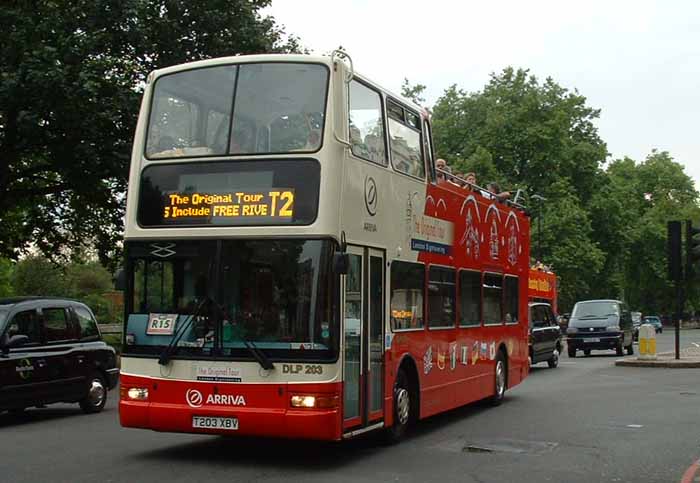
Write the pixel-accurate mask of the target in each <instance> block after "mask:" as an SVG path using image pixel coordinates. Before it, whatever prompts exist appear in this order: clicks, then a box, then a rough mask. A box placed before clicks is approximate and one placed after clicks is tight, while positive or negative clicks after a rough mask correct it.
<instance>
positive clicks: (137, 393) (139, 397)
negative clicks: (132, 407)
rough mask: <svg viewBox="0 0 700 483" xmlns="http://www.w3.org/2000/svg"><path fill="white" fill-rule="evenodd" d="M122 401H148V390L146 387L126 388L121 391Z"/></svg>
mask: <svg viewBox="0 0 700 483" xmlns="http://www.w3.org/2000/svg"><path fill="white" fill-rule="evenodd" d="M119 392H120V393H121V394H120V396H121V399H122V400H131V401H148V388H145V387H124V386H122V387H121V388H120V391H119Z"/></svg>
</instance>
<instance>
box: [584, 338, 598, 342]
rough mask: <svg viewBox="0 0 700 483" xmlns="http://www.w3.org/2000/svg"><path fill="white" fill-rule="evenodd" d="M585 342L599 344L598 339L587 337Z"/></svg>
mask: <svg viewBox="0 0 700 483" xmlns="http://www.w3.org/2000/svg"><path fill="white" fill-rule="evenodd" d="M586 342H600V338H599V337H587V338H586Z"/></svg>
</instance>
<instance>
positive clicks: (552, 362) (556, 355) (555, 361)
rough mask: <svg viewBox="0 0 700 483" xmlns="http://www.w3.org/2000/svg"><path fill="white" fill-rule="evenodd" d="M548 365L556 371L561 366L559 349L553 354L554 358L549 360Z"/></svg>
mask: <svg viewBox="0 0 700 483" xmlns="http://www.w3.org/2000/svg"><path fill="white" fill-rule="evenodd" d="M547 365H548V366H549V367H551V368H552V369H554V368H555V367H557V366H558V365H559V349H558V348H557V349H554V352H552V357H550V358H549V360H548V361H547Z"/></svg>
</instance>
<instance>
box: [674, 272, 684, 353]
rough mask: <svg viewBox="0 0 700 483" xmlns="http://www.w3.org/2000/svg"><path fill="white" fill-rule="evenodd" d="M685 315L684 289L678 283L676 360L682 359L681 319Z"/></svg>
mask: <svg viewBox="0 0 700 483" xmlns="http://www.w3.org/2000/svg"><path fill="white" fill-rule="evenodd" d="M682 314H683V287H682V285H681V282H679V281H677V282H676V324H675V325H676V327H675V328H676V359H680V358H681V317H682Z"/></svg>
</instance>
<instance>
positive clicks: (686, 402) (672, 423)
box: [0, 330, 700, 483]
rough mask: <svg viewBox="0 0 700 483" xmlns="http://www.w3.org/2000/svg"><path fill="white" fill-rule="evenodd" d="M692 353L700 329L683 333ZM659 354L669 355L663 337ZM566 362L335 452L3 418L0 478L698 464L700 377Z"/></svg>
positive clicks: (316, 477) (376, 477) (596, 474)
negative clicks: (396, 437) (394, 440)
mask: <svg viewBox="0 0 700 483" xmlns="http://www.w3.org/2000/svg"><path fill="white" fill-rule="evenodd" d="M682 340H683V346H689V345H691V344H692V343H693V342H694V343H697V344H700V330H698V331H687V332H684V333H683V335H682ZM658 346H659V350H660V351H670V350H672V349H673V334H672V332H671V331H668V333H664V334H663V335H661V336H660V337H659V342H658ZM615 359H616V356H614V355H612V353H610V354H605V353H595V352H594V354H593V356H591V357H578V358H576V359H569V358H568V357H566V356H563V357H562V359H561V365H560V367H559V368H557V369H549V368H547V365H546V364H541V365H538V366H535V367H534V368H533V371H532V374H531V375H530V377H529V378H528V379H527V380H526V381H525V382H524V383H523V384H521V385H520V386H518V387H517V388H515V389H513V390H511V391H509V392H508V393H507V398H506V401H505V402H504V404H503V405H502V406H500V407H497V408H491V407H489V406H487V405H485V404H473V405H470V406H467V407H464V408H461V409H458V410H455V411H452V412H450V413H447V414H443V415H440V416H437V417H433V418H430V419H428V420H425V421H421V422H420V423H419V425H418V426H417V427H416V428H415V430H414V431H413V433H412V435H411V437H410V438H408V439H407V440H406V441H404V442H403V443H401V444H399V445H396V446H384V445H382V444H381V443H380V442H379V441H378V440H377V438H369V437H367V438H363V439H358V440H353V441H349V442H345V443H342V444H330V443H307V442H298V441H280V440H260V439H252V440H251V439H245V440H239V439H235V438H224V437H210V436H197V435H189V434H160V433H154V432H150V431H141V430H127V429H122V428H121V427H120V426H119V425H118V421H117V409H116V393H111V394H110V396H111V397H110V401H109V403H108V405H107V408H106V409H105V411H104V412H103V413H101V414H98V415H83V414H82V413H81V412H80V410H79V409H78V408H77V406H75V407H74V406H70V405H57V406H52V407H49V408H46V409H34V410H29V411H27V414H26V415H24V416H21V417H16V416H10V415H1V416H0V434H2V444H0V481H2V482H71V483H79V482H90V483H94V482H96V481H97V482H142V481H143V482H146V481H168V482H186V483H193V482H198V481H211V482H216V481H227V482H234V481H240V482H252V481H255V482H283V481H284V482H293V481H299V482H302V481H310V482H346V481H347V482H390V481H415V482H421V483H423V482H432V481H435V482H440V483H446V482H510V481H513V482H530V481H532V482H541V481H552V482H579V481H580V482H596V481H620V482H628V481H634V482H639V481H641V482H674V481H675V482H677V481H680V480H681V477H682V476H683V474H684V472H685V471H686V469H687V468H688V467H689V466H690V465H691V464H692V463H693V462H695V461H697V460H698V458H700V444H699V443H700V425H698V424H697V423H698V420H699V415H700V384H698V382H699V379H700V369H656V368H647V369H644V368H631V367H615V366H614V365H613V363H614V361H615Z"/></svg>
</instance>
